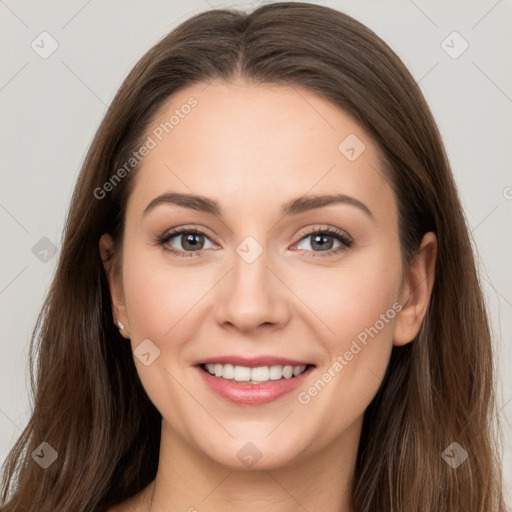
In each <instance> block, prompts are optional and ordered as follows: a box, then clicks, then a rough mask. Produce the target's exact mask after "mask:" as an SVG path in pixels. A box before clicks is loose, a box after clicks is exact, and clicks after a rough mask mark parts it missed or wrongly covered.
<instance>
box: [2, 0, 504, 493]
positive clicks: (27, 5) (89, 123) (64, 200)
mask: <svg viewBox="0 0 512 512" xmlns="http://www.w3.org/2000/svg"><path fill="white" fill-rule="evenodd" d="M260 3H261V2H260ZM315 3H319V4H322V5H327V6H330V7H333V8H336V9H339V10H341V11H344V12H346V13H347V14H350V15H352V16H354V17H355V18H356V19H358V20H360V21H361V22H363V23H365V24H366V25H368V26H369V27H370V28H371V29H372V30H374V31H375V32H376V33H377V34H378V35H379V36H381V37H382V38H383V39H384V40H385V41H386V42H387V43H388V44H389V45H390V46H391V47H392V48H393V49H394V50H395V51H396V52H397V54H398V55H399V56H400V57H401V58H402V59H403V61H404V62H405V64H406V65H407V66H408V68H409V69H410V70H411V72H412V74H413V76H414V77H415V78H416V79H417V81H418V82H419V83H420V85H421V88H422V90H423V92H424V94H425V96H426V98H427V101H428V102H429V104H430V106H431V109H432V111H433V113H434V116H435V117H436V120H437V122H438V124H439V127H440V130H441V133H442V136H443V138H444V141H445V144H446V148H447V151H448V155H449V158H450V161H451V164H452V168H453V172H454V175H455V179H456V181H457V184H458V187H459V191H460V195H461V198H462V201H463V205H464V207H465V211H466V214H467V218H468V222H469V224H470V226H471V230H472V236H473V238H474V245H475V250H476V251H477V255H478V259H479V265H480V269H481V273H482V282H483V286H484V290H485V293H486V297H487V300H488V306H489V312H490V315H491V319H492V325H493V331H494V335H495V346H496V365H497V369H498V371H499V383H498V392H499V393H498V403H499V409H500V411H501V412H500V417H501V421H502V428H503V432H504V439H503V447H502V454H503V467H504V476H505V480H506V482H508V494H509V496H511V497H512V486H511V482H512V425H511V420H512V372H511V369H512V364H511V363H512V348H511V345H510V339H511V331H512V329H511V327H512V321H511V317H512V315H511V313H512V286H511V284H512V272H511V270H510V269H511V267H510V254H511V253H512V230H511V228H510V226H511V220H512V218H511V217H512V215H511V213H512V174H511V173H510V168H511V167H510V164H511V160H512V155H511V151H510V147H511V141H512V137H511V131H512V118H511V113H512V66H511V65H510V63H511V62H512V55H511V54H512V44H511V42H512V30H510V27H511V21H512V1H511V0H498V1H496V0H486V1H478V2H477V1H474V2H471V3H470V2H468V1H467V0H466V1H454V0H452V1H451V2H450V3H448V2H442V1H431V0H430V1H428V2H427V1H426V0H414V1H413V0H400V1H394V2H392V1H386V2H383V1H378V0H372V1H368V0H367V1H365V2H361V1H359V2H357V1H345V0H339V1H334V0H333V1H330V2H329V1H323V2H315ZM256 5H257V3H256V2H236V3H235V2H224V3H218V2H214V1H213V0H209V1H206V0H195V1H173V2H171V1H169V0H166V1H156V0H152V1H149V2H134V1H131V2H128V1H126V0H124V1H123V0H110V1H109V2H100V1H99V0H89V1H87V0H79V1H76V0H73V1H67V2H51V1H47V2H44V5H43V2H41V3H36V2H34V3H32V2H28V1H16V0H5V1H3V0H0V41H1V44H0V52H1V56H0V62H2V66H1V70H0V119H1V124H0V141H1V155H2V157H1V188H0V223H1V230H2V251H1V257H2V260H1V267H0V268H1V273H0V325H1V328H2V330H1V338H0V343H1V352H0V458H1V459H2V461H3V459H4V457H5V456H6V455H7V452H8V450H9V448H10V447H11V446H12V444H13V443H14V441H15V439H16V438H17V437H18V436H19V434H20V432H21V429H22V428H23V427H24V426H25V424H26V422H27V420H28V418H29V414H30V407H31V404H30V400H29V394H28V366H27V364H28V360H27V354H28V352H27V351H28V341H29V337H30V333H31V330H32V328H33V326H34V322H35V320H36V316H37V313H38V311H39V309H40V307H41V304H42V301H43V298H44V296H45V293H46V292H47V290H48V287H49V284H50V282H51V279H52V275H53V272H54V270H55V265H56V262H57V255H56V254H54V255H52V251H51V249H52V247H53V244H55V246H56V250H57V251H58V250H59V246H60V242H61V233H62V229H63V225H64V219H65V213H66V211H67V208H68V205H69V201H70V197H71V192H72V189H73V186H74V183H75V180H76V177H77V174H78V170H79V168H80V165H81V163H82V161H83V158H84V156H85V152H86V149H87V147H88V145H89V143H90V141H91V139H92V136H93V133H94V132H95V130H96V128H97V127H98V125H99V123H100V121H101V119H102V117H103V115H104V112H105V109H106V106H107V105H108V104H109V103H110V101H111V100H112V98H113V96H114V94H115V92H116V90H117V88H118V87H119V86H120V84H121V82H122V80H123V79H124V77H125V76H126V74H127V73H128V71H129V70H130V69H131V67H132V66H133V65H134V64H135V63H136V61H137V60H138V59H139V58H140V57H141V56H142V55H143V53H144V52H145V51H146V50H148V49H149V48H150V47H151V46H152V45H153V44H155V43H156V42H157V41H158V40H159V39H160V38H161V37H162V36H163V35H165V34H166V33H167V32H169V31H170V30H171V29H172V28H173V27H174V26H176V25H177V24H178V23H180V22H181V21H183V20H185V19H186V18H188V17H189V16H190V15H192V14H196V13H198V12H201V11H204V10H207V9H209V8H211V7H239V8H250V7H252V6H256ZM43 31H46V32H48V33H49V34H50V35H51V37H52V38H53V39H54V40H55V41H56V42H57V44H58V48H57V49H56V51H55V52H54V53H53V54H51V55H50V56H48V57H47V58H42V57H41V56H40V54H39V53H36V51H35V50H34V49H33V48H32V47H31V44H32V42H33V41H34V43H33V44H34V46H35V47H36V48H37V50H38V51H39V52H40V53H41V52H43V51H48V50H49V49H50V48H51V40H50V39H49V38H48V36H40V34H41V33H42V32H43ZM454 31H456V32H458V33H459V34H460V35H461V36H462V38H463V39H464V40H465V41H467V43H468V44H469V47H468V49H467V50H466V51H465V52H464V53H462V54H461V55H459V56H457V58H453V57H454V56H456V54H458V53H459V52H460V50H462V49H463V45H464V42H463V40H461V39H458V36H453V35H452V36H450V34H452V32H454ZM448 36H450V37H448ZM447 37H448V39H447ZM41 38H46V39H44V40H43V42H41ZM443 41H445V42H444V43H443ZM37 45H38V46H37ZM447 52H451V54H452V56H450V55H449V54H448V53H447ZM45 237H46V239H45ZM41 239H43V240H42V241H41ZM47 239H48V240H47ZM34 247H35V249H34ZM509 500H510V498H509Z"/></svg>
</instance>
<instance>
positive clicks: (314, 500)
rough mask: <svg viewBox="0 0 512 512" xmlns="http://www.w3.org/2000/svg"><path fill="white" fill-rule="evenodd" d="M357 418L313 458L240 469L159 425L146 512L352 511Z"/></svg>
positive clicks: (357, 439) (164, 424) (358, 426)
mask: <svg viewBox="0 0 512 512" xmlns="http://www.w3.org/2000/svg"><path fill="white" fill-rule="evenodd" d="M361 425H362V418H361V419H359V420H358V421H357V422H355V423H354V424H352V425H351V426H350V427H349V428H348V429H347V430H345V431H344V432H343V434H342V436H340V437H339V438H337V439H335V440H333V441H332V442H331V443H329V444H327V445H326V446H325V447H324V448H323V449H322V450H321V451H317V452H316V453H315V454H313V455H312V456H308V457H304V458H300V459H298V458H297V459H296V460H293V461H290V462H289V464H287V465H286V466H284V467H278V468H264V467H263V468H262V469H256V468H254V469H250V470H241V469H239V468H233V467H227V466H224V465H221V464H219V463H217V462H215V461H214V460H212V459H211V458H209V457H207V456H205V454H204V453H202V452H199V451H197V450H195V449H194V447H193V446H191V445H190V444H188V443H185V442H184V441H183V439H182V438H180V437H178V436H177V435H176V433H175V432H174V431H173V430H172V429H171V428H170V427H169V425H168V424H167V423H166V421H165V420H163V421H162V437H161V445H160V459H159V465H158V472H157V476H156V479H155V481H154V483H153V484H151V489H148V494H147V496H148V497H149V498H148V505H149V506H148V508H147V510H148V512H149V511H151V512H168V511H170V510H172V511H187V512H203V511H208V510H215V511H217V510H244V511H245V512H260V511H261V510H265V511H266V512H285V511H286V512H288V511H290V510H307V511H308V512H317V511H318V512H320V511H322V512H351V511H352V509H351V507H350V489H351V484H352V479H353V474H354V468H355V462H356V456H357V447H358V444H359V438H360V434H361Z"/></svg>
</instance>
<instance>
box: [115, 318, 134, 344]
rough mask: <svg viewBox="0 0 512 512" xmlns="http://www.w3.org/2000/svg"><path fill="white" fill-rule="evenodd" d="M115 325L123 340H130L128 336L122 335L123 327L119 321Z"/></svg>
mask: <svg viewBox="0 0 512 512" xmlns="http://www.w3.org/2000/svg"><path fill="white" fill-rule="evenodd" d="M115 325H116V327H117V328H118V329H119V334H121V336H122V337H123V338H126V339H127V340H128V339H130V336H127V335H126V334H125V333H124V325H123V324H122V323H121V322H120V321H119V320H118V321H117V322H116V323H115Z"/></svg>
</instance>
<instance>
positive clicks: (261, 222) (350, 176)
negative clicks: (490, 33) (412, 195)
mask: <svg viewBox="0 0 512 512" xmlns="http://www.w3.org/2000/svg"><path fill="white" fill-rule="evenodd" d="M190 96H194V98H196V99H197V101H198V105H197V106H196V107H195V108H194V109H193V110H192V111H191V112H190V114H188V116H186V117H185V118H184V119H182V120H180V123H179V124H178V125H177V126H175V128H174V129H173V131H172V132H170V133H169V134H168V135H167V136H166V137H165V138H163V140H162V141H161V142H159V143H158V145H157V146H156V147H155V148H154V149H152V150H151V151H150V152H149V154H148V155H147V156H146V157H145V158H144V159H143V161H142V163H141V167H140V168H139V169H138V170H137V174H136V175H135V176H134V179H135V186H134V188H133V192H132V194H131V196H130V198H129V201H128V205H127V211H126V227H125V234H124V240H123V247H122V258H120V257H119V251H118V250H117V249H119V248H116V247H114V246H113V244H112V240H111V238H110V236H109V235H107V234H105V235H104V236H103V237H102V238H101V241H100V252H101V255H102V258H103V261H104V265H105V269H106V272H107V274H108V277H109V283H110V288H111V294H112V304H113V316H114V320H115V321H118V320H119V321H121V322H122V324H123V325H124V327H125V330H124V331H123V332H122V334H123V335H124V336H125V337H126V338H129V339H130V341H128V340H127V343H131V346H132V349H135V348H136V347H137V346H138V345H139V344H140V343H141V341H142V340H144V339H147V338H149V339H150V340H151V341H152V343H154V344H155V345H156V346H157V347H158V348H159V350H160V356H159V357H158V358H157V359H155V360H154V362H153V363H152V364H150V365H149V366H145V365H144V364H142V363H141V361H139V359H138V358H137V357H135V358H134V360H135V364H136V367H137V371H138V374H139V376H140V379H141V381H142V384H143V386H144V388H145V390H146V392H147V394H148V396H149V398H150V399H151V401H152V402H153V403H154V404H155V406H156V407H157V408H158V410H159V411H160V412H161V414H162V417H163V421H162V441H161V448H160V450H161V451H160V462H159V468H158V473H157V476H156V480H155V482H153V483H152V484H151V485H150V486H148V487H147V488H146V489H144V491H142V492H141V493H139V494H138V495H137V496H135V497H134V498H132V499H131V500H128V501H126V502H124V503H122V504H121V505H119V506H117V507H114V508H113V509H111V510H114V511H120V510H140V511H143V510H150V506H149V505H150V501H151V500H152V508H151V510H154V511H187V510H190V511H193V510H197V511H200V512H203V511H220V510H222V511H224V510H225V511H235V510H240V509H241V507H243V510H244V511H246V512H256V511H260V510H266V511H268V512H285V511H286V512H288V511H296V510H302V509H301V507H304V509H305V510H308V511H310V512H315V511H320V510H321V511H324V512H326V511H327V512H349V511H350V510H351V509H350V506H349V488H350V485H351V479H352V476H353V471H354V467H355V460H356V455H357V448H358V442H359V438H360V434H361V425H362V419H363V414H364V412H365V409H366V408H367V406H368V405H369V403H370V402H371V400H372V399H373V397H374V396H375V394H376V393H377V391H378V389H379V386H380V384H381V380H382V378H383V376H384V373H385V371H386V367H387V365H388V362H389V357H390V353H391V349H392V347H393V345H395V346H399V345H404V344H406V343H409V342H410V341H411V340H412V339H413V338H414V337H415V335H416V334H417V333H418V330H419V328H420V325H421V322H422V319H423V317H424V315H425V312H426V308H427V305H428V301H429V298H430V294H431V290H432V286H433V280H434V269H435V257H436V247H437V242H436V238H435V235H434V234H433V233H427V234H426V235H425V237H424V239H423V242H422V245H421V248H420V251H419V252H418V256H417V258H416V259H415V261H414V262H413V264H411V265H410V266H408V267H407V266H406V267H404V266H403V265H402V260H401V252H400V245H399V238H398V218H397V206H396V202H395V197H394V194H393V192H392V190H391V188H390V186H389V185H388V183H387V182H386V181H385V180H384V178H383V176H382V175H381V173H380V171H379V168H380V164H379V152H378V149H377V147H376V145H375V144H374V143H373V142H372V140H371V139H370V137H369V136H368V135H367V134H366V133H365V132H364V131H363V129H362V128H361V127H360V126H359V125H358V124H357V123H356V122H355V121H354V120H353V119H352V118H351V117H350V116H349V115H348V114H347V113H345V112H344V111H342V110H341V109H339V108H338V107H337V106H335V105H333V104H331V103H330V102H327V101H325V100H323V99H322V98H320V97H318V96H316V95H315V94H313V93H311V92H308V91H306V90H303V89H300V88H288V87H284V86H261V85H258V86H257V85H254V84H250V83H248V82H246V81H245V80H242V79H237V80H236V81H235V82H234V83H229V84H228V83H225V82H220V81H215V82H212V83H211V84H210V85H208V86H207V87H205V85H204V84H201V85H195V86H193V87H189V88H187V89H184V90H182V91H180V92H179V93H178V94H176V95H175V96H173V97H172V98H171V99H169V100H168V101H167V103H166V104H165V105H164V106H163V107H162V108H161V109H160V111H159V112H158V115H157V116H156V118H155V120H154V122H153V123H152V124H151V127H154V126H156V125H158V124H159V123H160V122H164V121H166V120H168V119H169V117H170V115H171V114H172V113H173V111H174V110H175V109H176V108H179V107H180V105H183V104H184V103H186V101H187V99H188V98H190ZM150 134H151V129H150V130H148V135H150ZM349 134H355V135H356V136H357V137H358V138H359V139H360V140H361V141H363V143H364V144H365V146H366V149H365V150H364V151H363V152H362V153H361V154H360V156H359V157H358V158H357V159H356V160H354V161H349V160H348V159H347V158H346V157H345V156H344V155H343V154H342V153H341V152H340V151H339V149H338V145H339V144H340V142H341V141H343V140H344V139H345V138H346V137H347V136H348V135H349ZM171 191H172V192H180V193H194V194H198V195H201V196H207V197H209V198H212V199H215V200H217V201H218V202H219V203H220V205H221V208H222V210H223V217H222V218H221V217H219V216H216V215H214V214H211V213H205V212H200V211H197V210H193V209H189V208H185V207H183V206H178V205H173V204H160V205H159V206H157V207H155V208H154V209H153V210H152V211H151V212H150V213H148V214H147V215H143V211H144V209H145V208H146V206H147V205H148V204H149V203H150V201H151V200H153V199H154V198H155V197H157V196H159V195H160V194H162V193H164V192H171ZM333 193H343V194H346V195H348V196H351V197H354V198H356V199H358V200H359V201H361V202H363V203H364V204H365V205H366V206H367V207H368V208H369V209H370V210H371V212H372V214H373V216H372V217H370V216H369V215H368V214H367V213H365V212H364V211H363V210H362V209H360V208H357V207H355V206H353V205H350V204H331V205H329V206H324V207H322V208H317V209H315V210H311V211H308V212H303V213H300V214H298V215H289V216H286V217H281V214H280V208H281V205H282V204H283V203H285V202H287V201H290V200H291V199H294V198H298V197H302V196H305V195H308V196H310V195H317V194H318V195H323V194H333ZM195 226H197V227H200V228H202V229H203V230H205V231H206V232H207V234H208V236H207V237H204V238H202V237H201V236H199V241H200V242H201V241H202V242H203V243H204V247H203V250H202V251H200V252H197V251H196V252H194V249H193V248H192V249H190V247H189V246H188V249H187V246H186V237H182V236H180V235H177V236H175V237H174V238H173V239H172V240H171V241H169V242H168V243H167V246H171V247H172V248H175V249H176V250H181V251H183V252H186V251H187V250H188V252H189V253H191V252H192V253H193V255H192V257H190V258H186V257H180V256H176V255H173V254H172V253H169V252H166V251H164V249H163V247H162V245H159V244H158V242H157V240H158V238H159V237H160V236H161V235H163V234H165V233H166V232H168V231H169V230H170V229H172V228H175V227H188V228H192V227H195ZM328 227H331V228H335V229H338V230H340V231H341V232H342V233H344V234H345V235H346V236H349V237H350V239H351V240H352V241H353V245H352V246H351V247H350V248H343V249H342V250H341V251H339V252H337V253H333V251H335V250H336V249H337V248H338V247H340V246H341V243H340V242H339V241H338V240H337V239H336V238H332V239H330V238H328V239H327V241H328V242H329V243H332V244H333V245H332V246H329V247H332V249H330V250H331V254H330V255H327V256H324V257H322V255H323V254H325V253H326V252H325V251H322V250H321V249H319V248H318V246H314V245H313V244H314V240H313V239H314V236H307V235H305V236H304V235H303V233H304V231H305V230H306V229H308V228H311V230H313V228H318V229H317V231H320V232H321V230H322V228H324V229H325V228H328ZM247 236H252V237H253V238H254V239H255V240H256V241H257V242H258V244H259V245H260V246H261V248H262V250H263V252H262V254H261V255H260V256H259V257H258V258H257V259H256V260H255V261H254V262H252V263H247V262H246V261H245V260H244V259H242V258H241V257H240V256H239V255H238V254H237V252H236V248H237V246H238V245H239V244H240V243H241V242H242V241H243V240H244V239H245V238H246V237H247ZM300 249H302V251H301V250H300ZM318 254H320V256H318ZM404 268H406V270H404ZM394 303H399V304H400V305H401V306H402V310H401V311H400V312H399V313H398V314H396V316H394V318H393V319H391V320H389V321H388V322H387V323H385V326H384V328H382V329H381V330H380V331H379V332H378V335H376V336H375V337H374V338H369V342H368V344H367V345H366V346H364V347H363V348H362V350H361V351H360V352H359V353H357V355H355V356H354V357H353V359H352V360H351V361H349V362H348V364H347V365H346V366H344V368H343V370H342V371H340V372H338V373H337V374H336V376H335V377H334V378H332V380H331V381H330V382H329V383H328V384H327V385H326V386H325V388H324V389H322V391H321V392H319V393H318V394H317V395H316V396H314V397H312V398H311V401H310V402H309V403H308V404H302V403H300V402H299V401H298V398H297V395H298V393H299V392H300V391H303V390H307V389H308V388H309V387H310V386H311V385H312V384H313V383H314V382H315V381H317V380H318V379H319V378H320V377H321V375H322V374H323V373H324V372H326V371H328V369H329V368H330V367H331V366H332V364H333V362H334V361H336V358H337V356H339V355H343V354H344V353H345V352H346V351H347V350H348V349H349V348H350V346H351V343H352V341H353V340H355V339H356V338H357V335H358V334H359V333H361V332H362V331H364V329H365V328H369V327H370V326H374V325H375V323H376V321H377V320H378V319H379V318H380V315H381V314H385V313H386V311H387V310H389V309H390V308H391V307H392V305H393V304H394ZM227 354H239V355H240V354H241V355H249V356H255V355H259V354H270V355H276V356H284V357H293V358H296V359H299V360H304V361H309V362H311V363H314V364H316V366H317V368H316V369H315V370H314V373H312V374H311V375H310V376H309V378H308V380H307V382H306V383H305V384H304V385H303V386H301V387H300V389H299V390H297V391H293V392H291V393H289V394H287V395H285V396H283V397H281V398H279V399H278V400H276V401H274V402H271V403H269V404H265V405H257V406H255V405H252V406H248V405H235V404H232V403H230V402H227V401H225V400H224V399H223V398H221V397H219V396H218V395H216V394H215V393H213V392H212V391H211V390H210V389H209V388H208V387H207V386H206V385H205V384H204V383H203V381H202V379H201V378H200V377H201V376H200V375H199V374H198V369H197V368H195V367H194V366H193V365H194V363H195V362H196V361H197V360H200V359H201V358H207V357H214V356H217V355H227ZM248 441H250V442H251V443H253V444H254V445H255V446H256V447H257V448H258V450H259V451H260V452H261V454H262V458H261V459H260V460H259V461H258V462H257V463H256V465H255V466H254V467H252V468H251V469H249V468H247V467H245V466H244V465H243V464H242V462H241V461H240V460H239V459H238V457H237V452H238V451H239V450H240V449H241V448H242V447H243V446H244V445H245V444H246V443H247V442H248Z"/></svg>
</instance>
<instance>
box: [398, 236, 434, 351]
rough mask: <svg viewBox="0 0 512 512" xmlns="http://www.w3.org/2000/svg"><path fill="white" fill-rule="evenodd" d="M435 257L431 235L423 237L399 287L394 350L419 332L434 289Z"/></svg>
mask: <svg viewBox="0 0 512 512" xmlns="http://www.w3.org/2000/svg"><path fill="white" fill-rule="evenodd" d="M436 257H437V237H436V235H435V234H434V233H431V232H429V233H426V234H425V236H424V237H423V240H422V242H421V245H420V248H419V250H418V252H417V254H416V255H415V256H414V258H413V260H412V261H411V262H410V265H409V267H408V269H407V274H406V276H405V279H404V283H403V285H402V290H401V296H400V304H402V309H401V311H400V312H399V313H398V315H397V317H396V323H395V332H394V336H393V345H395V346H402V345H405V344H407V343H409V342H410V341H412V340H413V339H414V338H415V337H416V335H417V334H418V332H419V330H420V327H421V324H422V322H423V318H424V317H425V314H426V312H427V308H428V304H429V301H430V295H431V293H432V288H433V286H434V277H435V266H436Z"/></svg>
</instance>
